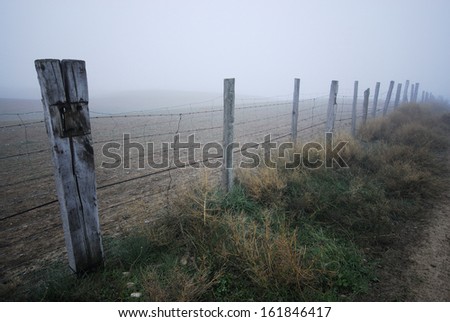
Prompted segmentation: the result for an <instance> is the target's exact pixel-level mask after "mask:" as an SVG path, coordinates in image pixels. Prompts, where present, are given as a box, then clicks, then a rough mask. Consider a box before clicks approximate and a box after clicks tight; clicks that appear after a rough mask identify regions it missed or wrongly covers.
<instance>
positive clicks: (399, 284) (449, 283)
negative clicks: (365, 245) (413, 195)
mask: <svg viewBox="0 0 450 322" xmlns="http://www.w3.org/2000/svg"><path fill="white" fill-rule="evenodd" d="M448 160H449V162H450V156H449V157H448ZM446 186H447V189H446V191H443V193H442V195H441V196H440V198H439V200H440V201H439V202H433V203H432V204H431V203H430V204H429V206H428V210H426V211H425V212H424V213H421V214H416V215H413V214H411V215H412V216H414V218H413V219H412V220H407V221H404V222H399V223H398V229H397V232H398V236H397V237H398V238H397V241H396V243H395V245H393V246H392V247H391V248H389V249H384V250H383V251H382V253H381V254H380V257H381V260H380V261H379V263H378V265H377V267H376V274H377V280H376V281H375V282H374V283H373V285H372V288H371V290H370V292H369V294H366V295H364V296H363V297H362V298H361V301H378V302H385V301H390V302H391V301H408V302H448V301H450V178H449V179H448V180H447V185H446Z"/></svg>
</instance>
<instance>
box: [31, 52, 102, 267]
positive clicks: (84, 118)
mask: <svg viewBox="0 0 450 322" xmlns="http://www.w3.org/2000/svg"><path fill="white" fill-rule="evenodd" d="M35 66H36V71H37V75H38V80H39V84H40V87H41V93H42V103H43V107H44V115H45V124H46V127H47V134H48V138H49V140H50V146H51V147H52V159H53V163H54V174H55V181H56V191H57V194H58V200H59V205H60V208H61V218H62V222H63V228H64V237H65V241H66V247H67V253H68V257H69V266H70V268H71V269H72V270H73V271H74V272H75V273H77V274H78V275H80V274H84V273H85V272H87V271H90V270H92V269H95V268H97V267H99V266H102V265H103V257H104V254H103V246H102V238H101V235H100V224H99V219H98V207H97V193H96V182H95V165H94V150H93V148H92V137H91V127H90V121H89V107H88V103H89V96H88V85H87V75H86V67H85V62H84V61H80V60H63V61H59V60H56V59H44V60H36V61H35Z"/></svg>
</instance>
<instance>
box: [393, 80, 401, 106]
mask: <svg viewBox="0 0 450 322" xmlns="http://www.w3.org/2000/svg"><path fill="white" fill-rule="evenodd" d="M401 92H402V83H398V84H397V92H396V93H395V103H394V107H398V105H399V104H400V94H401Z"/></svg>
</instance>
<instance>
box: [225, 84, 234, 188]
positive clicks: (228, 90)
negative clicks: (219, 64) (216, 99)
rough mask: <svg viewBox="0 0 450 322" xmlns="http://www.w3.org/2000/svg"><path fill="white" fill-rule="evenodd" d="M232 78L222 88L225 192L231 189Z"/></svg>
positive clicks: (232, 137)
mask: <svg viewBox="0 0 450 322" xmlns="http://www.w3.org/2000/svg"><path fill="white" fill-rule="evenodd" d="M234 102H235V98H234V78H228V79H225V80H224V88H223V153H224V154H223V173H222V184H223V187H224V189H225V191H227V192H229V191H231V188H232V187H233V179H234V178H233V147H232V143H233V139H234V129H233V127H234Z"/></svg>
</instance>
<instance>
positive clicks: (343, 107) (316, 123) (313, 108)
mask: <svg viewBox="0 0 450 322" xmlns="http://www.w3.org/2000/svg"><path fill="white" fill-rule="evenodd" d="M381 95H382V94H381ZM325 98H328V96H326V95H324V96H319V97H315V98H309V99H303V100H300V101H299V103H300V104H303V105H307V106H302V107H301V108H300V109H299V115H300V116H301V115H305V114H306V113H310V115H308V116H303V117H302V116H301V117H300V118H299V124H304V123H308V122H310V124H309V125H308V126H300V127H299V129H298V133H304V132H306V131H309V130H311V129H314V128H318V127H320V126H323V125H325V124H326V121H323V117H324V116H326V114H327V113H326V111H324V112H319V113H317V112H318V111H322V110H324V109H325V108H326V107H327V106H328V103H327V102H322V99H325ZM338 98H339V99H341V100H342V101H341V102H340V104H338V106H337V108H338V111H337V112H338V114H339V119H338V120H336V122H340V123H342V122H345V121H349V120H351V119H352V118H351V117H347V116H348V115H349V113H350V111H347V107H349V106H351V105H352V104H351V103H347V102H349V101H350V102H351V96H340V97H338ZM382 104H383V101H382V100H381V99H380V100H379V101H378V105H382ZM182 106H184V107H186V106H189V107H190V108H191V111H183V112H179V113H175V112H165V113H164V112H163V113H154V111H150V113H143V111H139V112H140V113H137V114H113V113H103V112H97V111H92V110H91V111H90V113H92V114H94V115H95V114H96V115H99V116H93V117H91V119H93V120H107V119H111V120H113V121H114V122H115V126H114V128H115V129H116V128H121V130H122V131H125V130H126V129H127V128H122V127H120V126H119V123H117V119H120V118H123V119H126V118H140V119H146V118H149V119H151V118H154V119H155V120H156V122H158V123H157V124H158V125H166V124H171V123H173V122H174V121H173V120H172V119H171V120H170V121H158V120H157V119H158V118H161V117H170V118H174V117H178V122H177V127H176V129H175V130H174V131H166V132H164V133H160V132H159V133H147V132H146V131H147V128H148V127H149V126H151V125H150V124H149V123H145V124H144V125H142V126H139V127H131V128H129V129H132V130H134V131H135V132H136V131H137V130H142V133H143V134H142V135H135V136H133V139H135V140H138V139H142V138H149V137H152V138H156V137H162V136H165V135H176V134H184V133H193V132H194V133H195V132H202V131H212V130H218V129H221V128H222V127H223V126H222V125H221V124H220V125H217V126H208V127H190V128H188V129H181V122H182V120H183V118H185V117H192V116H196V115H205V116H206V115H214V114H218V113H219V112H222V111H223V109H222V108H215V107H212V108H210V109H207V110H192V105H189V104H188V105H186V104H185V105H180V106H177V107H182ZM291 106H292V101H288V100H286V101H276V102H262V103H258V104H256V103H253V104H245V105H237V106H236V107H235V109H236V110H238V111H246V110H258V109H262V110H264V109H268V108H270V107H277V108H278V109H277V110H276V111H278V113H275V114H274V115H268V116H264V117H260V118H256V119H250V120H242V121H239V122H236V123H235V124H234V125H235V126H240V125H246V124H247V125H248V124H258V123H267V121H271V120H277V121H281V119H282V118H284V117H287V116H289V115H291V114H292V111H289V112H282V113H280V110H281V107H291ZM177 107H172V108H177ZM203 108H205V107H203ZM381 111H383V108H378V106H377V109H376V112H377V114H378V113H379V112H381ZM37 113H42V112H27V113H14V114H12V113H11V114H0V115H8V116H16V117H18V118H19V120H20V122H21V123H17V124H7V125H2V126H0V130H6V131H7V130H9V129H12V128H15V127H23V128H24V136H25V141H26V142H25V144H26V145H27V146H26V147H25V148H26V151H25V152H21V153H16V154H14V155H7V156H1V157H0V160H6V159H11V158H19V157H23V156H28V157H30V156H31V155H34V154H39V153H44V152H49V151H50V148H46V149H39V150H31V151H29V150H28V148H29V147H28V143H29V142H30V141H29V136H30V134H29V133H28V131H27V127H30V126H32V125H38V124H43V123H44V120H39V121H32V122H25V121H24V119H23V118H22V117H21V116H23V115H29V114H37ZM252 115H253V113H252ZM357 117H358V119H360V118H362V116H361V115H358V116H357ZM193 121H194V119H193V118H190V122H191V124H194V123H193ZM213 123H214V122H213V121H212V118H211V124H213ZM289 128H290V124H286V125H281V126H280V125H277V126H272V127H271V128H264V129H262V130H259V131H254V132H249V131H247V132H246V133H245V136H244V137H243V139H245V138H249V137H252V136H253V137H254V136H257V135H260V134H264V133H267V134H268V133H275V134H276V136H275V137H273V138H272V139H273V140H278V139H282V138H286V137H288V136H290V135H291V132H290V131H288V130H287V129H289ZM115 129H113V131H114V130H115ZM130 132H131V131H130ZM280 132H281V133H280ZM119 140H123V137H122V138H120V139H111V138H108V139H101V140H96V141H93V144H101V143H106V142H113V141H119ZM260 144H261V143H255V146H259V145H260ZM246 148H249V147H246ZM155 152H158V151H155ZM159 152H161V151H159ZM238 152H239V150H237V151H234V153H238ZM222 157H223V156H222V155H220V156H214V157H213V158H210V159H218V158H222ZM131 159H133V158H131ZM210 159H207V160H196V161H194V162H190V163H189V162H188V163H185V164H184V165H183V166H179V165H172V166H170V167H167V168H165V169H160V170H156V171H152V172H149V173H144V174H141V175H138V176H133V177H130V178H125V179H121V180H118V181H115V182H111V183H105V184H103V185H100V186H99V187H98V188H97V189H98V190H99V191H101V190H104V189H108V188H111V187H115V186H118V185H122V184H125V183H129V182H133V181H136V180H141V179H144V178H149V177H153V176H157V175H161V174H164V173H166V172H168V174H169V184H168V186H167V188H166V189H163V190H161V191H159V192H158V193H157V194H159V193H163V192H165V193H166V194H167V197H168V196H169V192H170V191H171V190H172V183H173V182H172V181H173V178H172V175H171V173H170V171H172V170H176V169H181V168H186V167H191V166H194V165H200V164H201V163H204V162H206V161H209V160H210ZM52 176H53V174H47V175H41V176H37V177H33V178H29V179H24V180H21V181H18V182H14V183H10V182H9V183H6V184H3V185H1V186H0V187H11V186H14V185H19V184H23V183H27V182H30V181H37V180H43V179H48V178H50V177H52ZM57 202H58V200H57V199H52V200H50V201H46V202H43V203H41V204H39V205H36V206H33V207H30V208H27V209H23V210H20V211H18V212H15V213H13V214H11V215H7V216H5V217H2V218H0V221H5V220H7V219H11V218H14V217H17V216H21V215H23V214H26V213H29V212H32V211H35V210H39V209H41V208H44V207H47V206H51V205H53V204H55V203H57Z"/></svg>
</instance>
